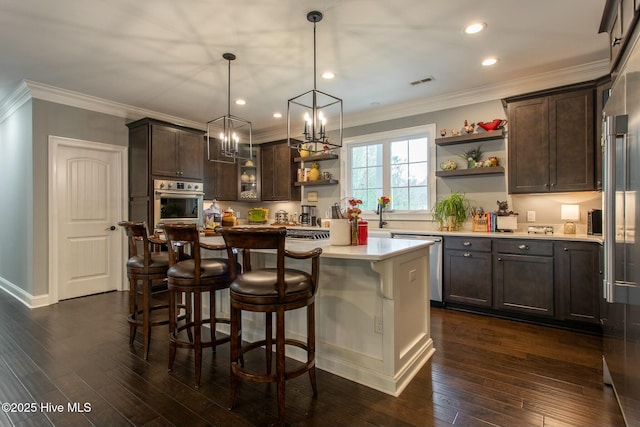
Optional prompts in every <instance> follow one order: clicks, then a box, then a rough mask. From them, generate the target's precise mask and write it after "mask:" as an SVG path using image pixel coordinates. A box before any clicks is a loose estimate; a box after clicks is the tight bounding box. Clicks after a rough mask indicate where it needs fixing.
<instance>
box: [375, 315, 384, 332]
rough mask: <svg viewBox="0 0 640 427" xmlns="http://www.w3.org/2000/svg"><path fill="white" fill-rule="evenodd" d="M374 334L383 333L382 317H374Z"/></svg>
mask: <svg viewBox="0 0 640 427" xmlns="http://www.w3.org/2000/svg"><path fill="white" fill-rule="evenodd" d="M373 332H375V333H376V334H381V333H382V317H380V316H373Z"/></svg>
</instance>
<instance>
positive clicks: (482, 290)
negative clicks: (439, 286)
mask: <svg viewBox="0 0 640 427" xmlns="http://www.w3.org/2000/svg"><path fill="white" fill-rule="evenodd" d="M445 241H446V239H445ZM443 276H444V283H443V284H444V299H445V301H447V302H457V303H462V304H470V305H476V306H481V307H491V304H492V300H491V252H474V251H464V250H445V251H444V271H443Z"/></svg>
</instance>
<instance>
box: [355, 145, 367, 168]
mask: <svg viewBox="0 0 640 427" xmlns="http://www.w3.org/2000/svg"><path fill="white" fill-rule="evenodd" d="M365 166H367V147H354V148H353V149H352V150H351V167H352V168H358V167H365Z"/></svg>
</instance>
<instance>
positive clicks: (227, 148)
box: [206, 53, 253, 163]
mask: <svg viewBox="0 0 640 427" xmlns="http://www.w3.org/2000/svg"><path fill="white" fill-rule="evenodd" d="M222 57H223V58H224V59H225V60H226V61H227V62H228V82H227V83H228V85H227V114H226V115H224V116H222V117H218V118H217V119H214V120H211V121H210V122H208V123H207V134H206V137H207V160H209V161H210V162H219V163H236V162H237V160H238V159H246V160H250V159H251V158H252V155H253V150H252V141H251V122H249V121H247V120H244V119H241V118H240V117H236V116H233V115H231V61H233V60H235V59H236V56H235V55H234V54H233V53H225V54H223V55H222Z"/></svg>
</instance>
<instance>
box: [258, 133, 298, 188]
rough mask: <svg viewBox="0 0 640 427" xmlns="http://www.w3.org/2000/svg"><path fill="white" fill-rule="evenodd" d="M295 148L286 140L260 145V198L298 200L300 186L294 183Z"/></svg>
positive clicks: (295, 170)
mask: <svg viewBox="0 0 640 427" xmlns="http://www.w3.org/2000/svg"><path fill="white" fill-rule="evenodd" d="M295 153H296V152H295V150H293V149H292V148H290V147H289V145H288V144H287V141H286V140H283V141H276V142H270V143H266V144H261V145H260V170H261V183H262V185H261V192H262V200H265V201H284V200H300V187H296V186H295V185H294V183H295V181H296V175H297V169H296V165H295V163H294V162H293V159H294V158H295Z"/></svg>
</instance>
